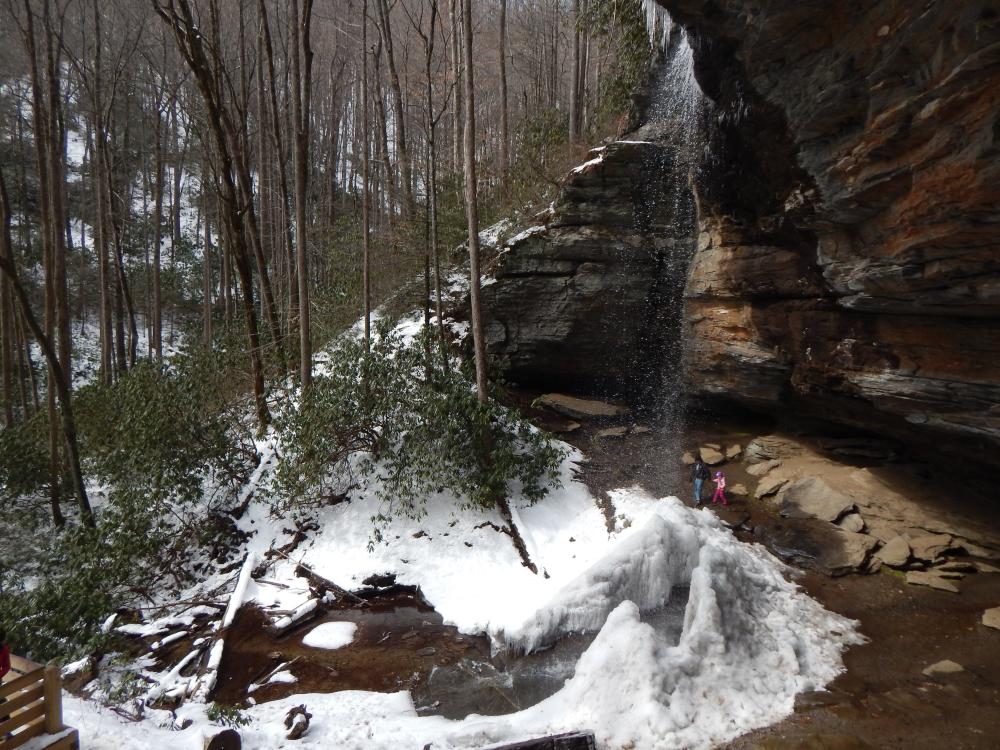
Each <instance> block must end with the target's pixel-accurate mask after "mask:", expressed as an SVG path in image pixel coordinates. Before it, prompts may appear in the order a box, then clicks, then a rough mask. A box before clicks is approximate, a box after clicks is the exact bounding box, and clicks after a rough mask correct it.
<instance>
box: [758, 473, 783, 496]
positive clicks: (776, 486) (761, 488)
mask: <svg viewBox="0 0 1000 750" xmlns="http://www.w3.org/2000/svg"><path fill="white" fill-rule="evenodd" d="M786 484H788V480H787V479H785V478H784V477H764V478H763V479H761V480H760V484H758V485H757V497H770V496H771V495H774V494H776V493H777V492H778V490H780V489H781V488H782V487H784V486H785V485H786Z"/></svg>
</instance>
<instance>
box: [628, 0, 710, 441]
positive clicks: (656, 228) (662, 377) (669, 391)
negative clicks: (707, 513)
mask: <svg viewBox="0 0 1000 750" xmlns="http://www.w3.org/2000/svg"><path fill="white" fill-rule="evenodd" d="M643 4H644V6H645V10H646V19H647V25H648V28H649V35H650V43H651V44H652V45H653V48H654V49H655V50H657V51H658V53H659V62H658V64H657V68H656V70H655V73H654V75H653V78H652V84H651V86H650V90H649V103H648V107H647V110H646V116H645V118H644V125H643V127H642V129H641V130H640V132H641V133H643V134H644V137H646V138H648V139H649V140H652V141H655V142H656V143H658V144H659V145H660V146H661V148H659V149H658V150H657V151H655V152H653V153H652V154H651V155H650V157H649V159H648V161H649V163H648V164H646V165H644V166H645V168H646V169H645V171H646V172H647V176H646V177H645V178H644V182H645V185H644V188H643V189H642V191H641V194H642V199H641V202H642V204H643V206H642V211H641V215H642V217H643V221H644V223H645V224H646V225H645V226H644V227H643V229H644V230H645V231H647V232H649V233H650V234H652V236H653V243H652V247H651V249H650V252H652V253H653V254H654V257H655V260H656V266H657V268H658V270H659V273H658V274H657V277H656V281H655V283H654V284H653V287H652V289H651V291H650V298H649V304H648V305H647V312H646V319H645V320H644V321H643V327H644V330H645V331H646V332H647V342H648V351H647V352H646V354H647V356H646V359H645V362H644V366H643V367H642V370H643V373H641V375H640V376H641V377H644V378H645V379H646V383H647V384H648V387H647V398H648V400H649V403H650V406H651V411H652V413H653V415H654V417H655V418H656V419H657V421H658V422H659V426H660V428H661V429H662V431H663V433H664V434H665V435H669V436H673V437H674V438H675V439H676V440H677V446H666V447H667V449H668V450H673V449H675V448H677V447H679V445H680V441H681V440H682V438H683V434H684V427H685V423H684V416H685V411H686V398H685V390H686V389H685V385H686V378H685V370H684V351H685V342H684V333H685V325H684V311H685V304H684V290H685V287H686V285H687V277H688V271H689V268H690V265H691V259H692V257H693V255H694V251H695V248H696V243H697V239H696V236H697V226H696V224H697V216H696V207H695V200H694V191H693V184H694V180H695V178H696V175H697V173H698V171H699V169H700V167H701V163H702V160H703V157H704V148H705V139H704V134H705V119H706V117H707V115H708V111H709V106H710V105H709V101H708V99H707V98H706V97H705V95H704V93H703V92H702V90H701V88H700V87H699V85H698V81H697V79H696V77H695V65H694V53H693V51H692V49H691V45H690V44H689V43H688V35H687V32H686V31H685V29H684V28H683V27H681V26H679V25H678V24H675V23H674V22H673V19H671V17H670V14H669V13H668V12H667V11H666V9H665V8H663V7H662V6H661V5H659V4H657V3H656V2H654V0H643ZM639 213H640V212H637V214H639Z"/></svg>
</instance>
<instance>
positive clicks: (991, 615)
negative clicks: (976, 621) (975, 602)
mask: <svg viewBox="0 0 1000 750" xmlns="http://www.w3.org/2000/svg"><path fill="white" fill-rule="evenodd" d="M983 625H985V626H986V627H988V628H995V629H997V630H1000V607H994V608H993V609H988V610H986V611H985V612H983Z"/></svg>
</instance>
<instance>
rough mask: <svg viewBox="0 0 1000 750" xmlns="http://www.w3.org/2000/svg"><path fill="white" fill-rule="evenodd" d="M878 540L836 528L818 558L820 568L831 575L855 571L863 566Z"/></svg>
mask: <svg viewBox="0 0 1000 750" xmlns="http://www.w3.org/2000/svg"><path fill="white" fill-rule="evenodd" d="M827 528H830V527H827ZM876 544H878V541H877V540H875V539H872V538H871V537H870V536H868V535H867V534H855V533H853V532H850V531H843V530H838V532H837V533H835V534H834V535H833V543H831V544H828V545H827V546H826V548H825V549H824V550H823V553H822V554H821V555H820V558H819V560H818V563H819V566H820V568H821V569H822V570H823V571H824V572H825V573H826V574H827V575H831V576H841V575H847V574H848V573H856V572H858V571H859V570H861V569H863V568H864V567H865V564H866V563H867V562H868V556H869V555H870V554H871V551H872V550H873V549H874V548H875V545H876Z"/></svg>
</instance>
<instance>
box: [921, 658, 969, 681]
mask: <svg viewBox="0 0 1000 750" xmlns="http://www.w3.org/2000/svg"><path fill="white" fill-rule="evenodd" d="M964 671H965V668H964V667H963V666H962V665H961V664H959V663H958V662H954V661H952V660H951V659H944V660H942V661H939V662H935V663H934V664H931V665H930V666H929V667H927V668H926V669H924V672H923V673H924V674H925V675H926V676H928V677H935V676H937V675H942V674H958V673H959V672H964Z"/></svg>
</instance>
